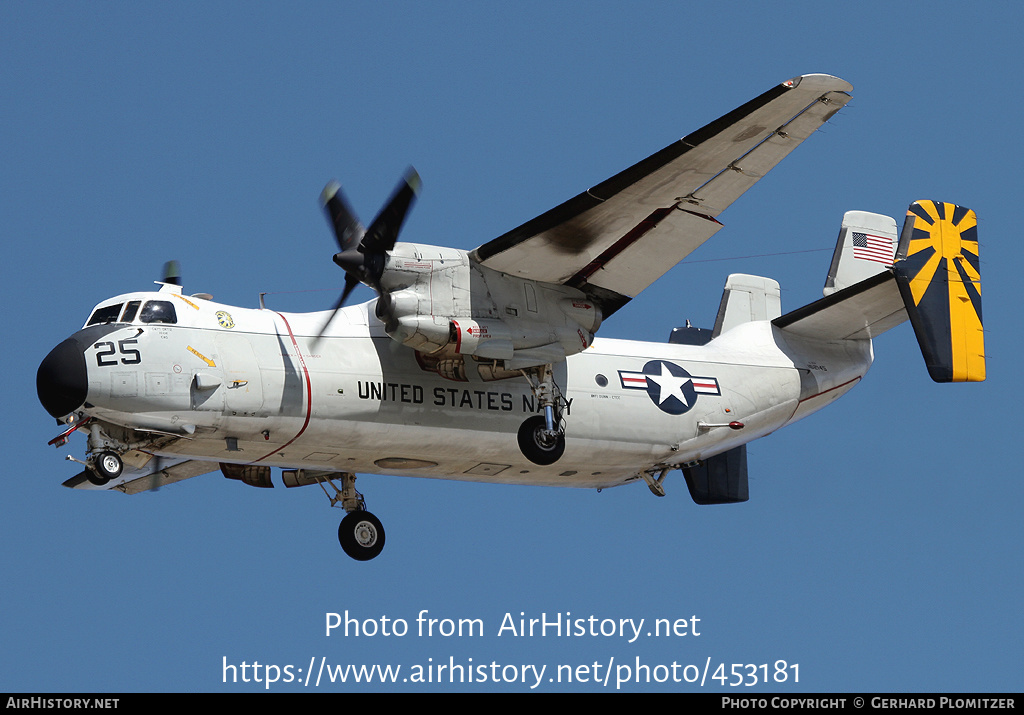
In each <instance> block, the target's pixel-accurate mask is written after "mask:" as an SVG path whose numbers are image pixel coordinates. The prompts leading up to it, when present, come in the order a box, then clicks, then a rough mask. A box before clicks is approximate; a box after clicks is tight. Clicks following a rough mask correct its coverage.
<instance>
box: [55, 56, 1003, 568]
mask: <svg viewBox="0 0 1024 715" xmlns="http://www.w3.org/2000/svg"><path fill="white" fill-rule="evenodd" d="M851 89H852V87H851V86H850V85H849V84H848V83H847V82H845V81H843V80H841V79H838V78H836V77H832V76H829V75H823V74H811V75H804V76H802V77H796V78H794V79H791V80H789V81H787V82H783V83H782V84H780V85H778V86H776V87H773V88H772V89H770V90H768V91H767V92H765V93H764V94H762V95H761V96H759V97H757V98H755V99H753V100H751V101H749V102H747V103H746V104H744V105H743V106H741V107H739V108H738V109H736V110H734V111H732V112H730V113H729V114H726V115H725V116H724V117H722V118H721V119H718V120H716V121H714V122H712V123H710V124H708V125H707V126H705V127H704V128H703V129H700V130H698V131H696V132H694V133H693V134H690V135H689V136H687V137H685V138H684V139H682V140H680V141H678V142H676V143H674V144H672V145H670V146H668V147H667V148H665V149H663V150H662V151H659V152H658V153H656V154H654V155H652V156H650V157H648V158H647V159H644V160H643V161H641V162H639V163H638V164H636V165H634V166H632V167H630V168H628V169H626V170H625V171H623V172H621V173H619V174H617V175H615V176H613V177H612V178H610V179H608V180H607V181H604V182H603V183H600V184H598V185H597V186H594V187H593V188H591V189H589V190H587V191H584V192H583V193H581V194H579V195H578V196H576V197H575V198H572V199H570V200H568V201H566V202H565V203H563V204H562V205H560V206H557V207H555V208H553V209H551V210H550V211H548V212H547V213H544V214H542V215H540V216H538V217H537V218H535V219H533V220H531V221H528V222H527V223H525V224H523V225H522V226H520V227H519V228H516V229H513V230H512V231H510V232H508V233H506V234H505V235H503V236H500V237H498V238H496V239H494V240H492V241H490V242H488V243H485V244H483V245H481V246H480V247H479V248H477V249H475V250H473V251H469V252H467V251H462V250H458V249H453V248H441V247H435V246H425V245H420V244H413V243H398V242H397V236H398V232H399V229H400V227H401V225H402V222H403V220H404V218H405V215H406V212H407V211H408V209H409V207H410V205H411V203H412V201H413V199H414V197H415V195H416V193H417V190H418V186H419V178H418V176H417V175H416V174H415V172H413V171H411V170H410V172H408V173H407V174H406V176H405V178H404V179H403V180H402V181H401V182H400V184H399V186H398V189H397V190H396V191H395V193H394V195H393V196H392V197H391V199H390V200H389V201H388V203H387V204H386V205H385V207H384V208H383V210H382V211H381V212H380V214H379V215H378V216H377V217H376V218H375V219H374V221H373V222H372V223H371V224H370V225H369V227H368V228H364V226H363V225H362V224H361V223H360V222H359V221H358V220H357V219H356V218H355V215H354V213H353V212H352V210H351V209H350V208H349V206H348V204H347V203H346V202H345V200H344V198H343V197H342V194H341V192H340V189H339V187H338V186H337V185H336V184H333V183H332V184H329V185H328V187H327V188H326V189H325V190H324V193H323V195H322V197H321V198H322V202H323V206H324V208H325V210H326V213H327V216H328V219H329V222H330V225H331V226H332V228H333V229H334V233H335V237H336V239H337V243H338V249H339V250H338V252H337V253H336V254H335V256H334V261H335V263H337V264H338V265H339V266H340V267H341V268H343V269H344V271H345V286H344V290H343V292H342V295H341V299H340V300H339V301H338V304H337V306H336V307H335V309H334V310H333V311H323V312H318V313H310V314H293V313H284V312H278V311H276V310H272V309H269V308H266V307H264V306H263V304H262V303H263V301H262V300H261V306H260V308H259V309H248V308H238V307H234V306H228V305H221V304H218V303H215V302H213V300H212V298H211V297H210V296H209V295H205V294H197V295H191V296H189V295H185V294H184V293H183V292H182V288H181V286H180V281H177V280H174V279H172V278H166V279H165V280H164V281H163V282H162V284H161V286H160V288H159V290H156V291H148V292H139V293H127V294H125V295H120V296H117V297H116V298H111V299H109V300H105V301H103V302H101V303H100V304H99V305H98V306H97V307H96V308H95V309H94V310H93V312H92V314H91V315H90V317H89V319H88V321H87V322H86V324H85V327H83V328H82V329H81V330H79V331H78V332H76V333H75V334H74V335H72V336H71V337H70V338H68V339H67V340H65V341H64V342H62V343H60V344H59V345H58V346H57V347H56V348H54V349H53V351H51V352H50V354H49V355H47V357H46V358H45V359H44V360H43V362H42V364H41V365H40V367H39V371H38V375H37V388H38V392H39V399H40V401H41V402H42V404H43V406H44V407H45V408H46V410H47V411H48V412H49V413H50V414H51V415H52V416H54V417H56V418H57V420H58V422H59V423H60V424H61V425H62V426H63V428H64V431H63V433H62V434H60V435H59V436H58V437H56V438H55V439H54V440H53V441H52V442H53V443H54V444H57V445H58V446H61V445H63V444H64V443H66V442H67V440H68V436H69V435H70V433H72V432H74V431H76V430H79V431H81V432H83V433H85V434H86V435H87V436H88V445H87V453H86V458H85V460H84V461H82V460H78V459H75V458H74V457H70V456H69V457H68V459H71V460H73V461H78V462H80V463H82V464H84V466H85V469H84V471H83V472H82V473H81V474H79V475H78V476H76V477H73V478H71V479H69V480H68V481H66V482H65V485H66V486H69V487H73V488H85V489H116V490H118V491H121V492H125V493H128V494H135V493H138V492H140V491H145V490H149V489H154V488H157V487H159V486H162V485H165V484H169V483H172V482H177V481H180V480H183V479H187V478H189V477H195V476H198V475H201V474H206V473H209V472H212V471H216V470H220V471H221V472H223V474H224V476H226V477H228V478H232V479H239V480H241V481H243V482H245V483H247V484H251V485H253V486H259V487H270V486H273V484H272V482H271V468H272V467H280V468H282V469H283V470H284V471H283V474H282V476H283V481H284V484H285V485H286V486H288V487H295V486H302V485H312V484H318V485H320V488H321V489H322V490H323V491H324V493H325V494H327V496H328V498H329V499H330V501H331V505H332V506H337V505H340V506H342V507H343V508H344V509H345V510H346V512H348V514H347V516H346V517H345V518H344V520H343V521H342V522H341V526H340V527H339V531H338V535H339V540H340V541H341V544H342V546H343V547H344V549H345V551H346V553H348V554H349V555H350V556H352V557H353V558H356V559H358V560H367V559H371V558H373V557H374V556H376V555H377V554H379V553H380V551H381V549H382V548H383V546H384V530H383V528H382V526H381V524H380V521H378V520H377V518H376V517H374V516H373V515H372V514H370V513H369V512H368V511H366V509H365V500H364V498H363V496H362V495H361V494H360V493H359V492H358V491H356V489H355V475H356V473H377V474H393V475H405V476H422V477H434V478H440V479H460V480H468V481H479V482H500V483H506V484H530V485H547V486H561V487H591V488H604V487H612V486H617V485H621V484H627V483H629V482H632V481H639V480H643V481H644V482H646V483H647V485H648V487H649V488H650V489H651V491H653V492H654V493H655V494H657V495H659V496H662V495H664V479H665V476H666V475H667V474H668V473H669V472H670V471H672V470H676V469H679V470H681V471H682V472H683V475H684V477H685V481H686V485H687V488H688V489H689V492H690V495H691V497H692V498H693V499H694V501H696V502H697V503H698V504H721V503H729V502H741V501H746V500H747V498H748V489H747V461H746V447H745V445H746V443H747V442H750V441H751V440H754V439H757V438H758V437H763V436H764V435H767V434H769V433H771V432H774V431H775V430H777V429H779V428H780V427H783V426H785V425H787V424H791V423H793V422H795V421H796V420H799V419H802V418H804V417H806V416H807V415H809V414H811V413H812V412H816V411H817V410H819V409H821V408H822V407H824V406H826V405H828V404H830V403H831V402H832V401H834V400H835V399H837V398H838V397H840V396H841V395H843V394H845V393H846V392H847V391H849V390H850V388H852V387H853V386H854V385H856V384H857V382H858V381H860V379H861V378H862V377H863V376H864V374H865V372H866V371H867V369H868V367H869V366H870V365H871V362H872V358H873V352H872V345H871V339H872V338H874V337H875V336H877V335H879V334H881V333H883V332H885V331H886V330H889V329H890V328H892V327H894V326H896V325H898V324H900V323H902V322H904V321H905V320H907V319H908V318H909V320H910V321H911V323H912V325H913V328H914V330H915V332H916V334H917V338H918V342H919V344H920V346H921V349H922V352H923V354H924V357H925V362H926V365H927V368H928V370H929V372H930V374H931V376H932V378H933V379H935V380H936V381H939V382H959V381H979V380H983V379H984V377H985V357H984V347H983V336H982V320H981V288H980V282H979V266H978V240H977V233H976V230H977V229H976V218H975V215H974V212H973V211H970V210H968V209H965V208H963V207H960V206H956V205H953V204H947V203H941V202H936V201H919V202H915V203H914V204H912V205H911V206H910V209H909V211H908V213H907V216H906V221H905V223H904V224H903V229H902V231H901V232H899V233H898V232H897V228H896V222H895V220H894V219H892V218H889V217H887V216H880V215H877V214H872V213H866V212H863V211H851V212H848V213H847V214H846V215H845V216H844V217H843V221H842V227H841V229H840V232H839V238H838V241H837V243H836V248H835V253H834V255H833V259H832V264H831V267H830V268H829V272H828V277H827V280H826V283H825V289H824V293H825V296H824V297H823V298H822V299H821V300H818V301H816V302H814V303H811V304H810V305H806V306H804V307H802V308H799V309H797V310H794V311H792V312H789V313H786V314H783V313H782V310H781V303H780V291H779V284H778V283H776V282H775V281H773V280H771V279H769V278H762V277H758V276H751V275H740V274H735V275H731V276H729V278H728V280H727V282H726V284H725V291H724V294H723V296H722V301H721V305H720V308H719V311H718V316H717V319H716V321H715V325H714V328H713V329H710V330H705V329H698V328H691V327H689V326H687V327H683V328H676V329H675V330H673V331H672V334H671V336H670V338H669V341H668V342H667V343H642V342H632V341H625V340H612V339H605V338H601V339H595V337H594V334H595V333H596V332H597V330H598V328H599V326H600V325H601V324H602V322H604V321H606V320H607V319H608V318H609V317H611V316H612V315H613V314H614V313H615V311H617V310H618V309H619V308H621V307H622V306H623V305H624V304H625V303H627V302H628V301H629V300H631V299H632V298H634V297H636V296H637V295H638V294H639V293H640V291H642V290H643V289H644V288H646V287H647V286H648V285H650V284H651V283H653V282H654V281H655V280H657V279H658V278H659V277H660V276H661V275H662V274H663V273H665V271H667V270H668V269H669V268H670V267H672V266H673V265H675V264H676V263H678V262H679V261H681V260H682V259H683V258H685V257H686V256H687V255H689V254H690V253H691V252H692V251H693V250H695V249H696V248H697V247H698V246H700V245H701V244H702V243H704V241H706V240H707V239H708V238H710V237H711V236H712V235H714V234H715V233H716V232H717V231H718V230H719V229H720V228H721V227H722V224H721V223H720V222H719V220H718V216H719V214H720V213H721V212H722V211H723V210H724V209H725V208H726V207H727V206H729V205H730V204H731V203H732V202H733V201H734V200H735V199H736V198H737V197H739V196H740V194H742V193H743V192H744V191H746V190H747V189H748V188H750V186H751V185H753V184H754V183H755V182H756V181H757V180H758V179H760V178H761V177H762V176H764V174H765V173H766V172H767V171H768V170H769V169H771V168H772V167H773V166H775V164H777V163H778V162H779V161H780V160H781V159H782V158H783V157H785V156H786V155H787V154H788V153H789V152H790V151H792V150H793V149H794V148H795V147H796V146H797V145H798V144H799V143H800V142H802V141H803V140H804V139H806V138H807V137H808V136H809V135H810V134H811V133H812V132H813V131H814V130H815V129H817V128H818V127H819V126H821V125H822V124H823V123H824V122H826V121H827V120H828V119H829V118H830V117H832V115H834V114H835V113H836V112H838V111H839V110H840V109H841V108H842V107H843V106H844V105H845V104H846V103H847V102H848V101H849V99H850V95H849V92H850V91H851ZM360 283H363V284H366V285H368V286H370V287H372V288H373V289H374V290H375V291H376V293H377V297H376V298H375V299H374V300H371V301H369V302H368V303H364V304H362V305H352V306H347V307H346V306H345V305H344V304H345V301H346V300H347V298H348V297H349V295H350V293H351V292H352V290H353V289H354V288H355V287H356V286H357V285H358V284H360ZM339 483H340V486H339ZM328 486H329V487H331V489H332V490H333V493H332V491H328V488H327V487H328Z"/></svg>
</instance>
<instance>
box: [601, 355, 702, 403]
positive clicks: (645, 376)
mask: <svg viewBox="0 0 1024 715" xmlns="http://www.w3.org/2000/svg"><path fill="white" fill-rule="evenodd" d="M619 381H620V382H621V384H622V387H623V388H625V389H627V390H646V391H647V396H648V397H650V398H651V402H653V403H654V404H655V405H657V407H658V409H659V410H661V411H662V412H667V413H669V414H670V415H681V414H683V413H684V412H688V411H689V410H691V409H692V408H693V406H694V405H695V404H696V402H697V396H698V395H721V394H722V391H721V390H720V389H719V386H718V379H717V378H714V377H694V376H693V375H691V374H690V373H688V372H687V371H686V370H684V369H683V368H681V367H679V366H678V365H676V364H675V363H672V362H668V361H667V360H651V361H649V362H648V363H647V364H646V365H644V368H643V370H642V371H640V372H632V371H629V370H619Z"/></svg>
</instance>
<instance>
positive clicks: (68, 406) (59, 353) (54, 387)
mask: <svg viewBox="0 0 1024 715" xmlns="http://www.w3.org/2000/svg"><path fill="white" fill-rule="evenodd" d="M88 391H89V377H88V374H87V373H86V369H85V354H84V353H83V351H82V345H81V344H80V343H79V342H78V341H77V340H75V339H74V338H68V339H67V340H65V341H64V342H62V343H61V344H60V345H58V346H57V347H55V348H54V349H53V350H51V351H50V354H49V355H47V356H46V357H45V358H43V362H42V363H41V364H40V365H39V371H38V372H37V373H36V392H38V393H39V401H40V402H41V403H43V407H45V408H46V411H47V412H49V413H50V414H51V415H52V416H54V417H64V416H65V415H67V414H70V413H71V412H74V411H75V410H77V409H78V408H79V407H81V406H82V404H83V403H84V402H85V396H86V394H87V393H88Z"/></svg>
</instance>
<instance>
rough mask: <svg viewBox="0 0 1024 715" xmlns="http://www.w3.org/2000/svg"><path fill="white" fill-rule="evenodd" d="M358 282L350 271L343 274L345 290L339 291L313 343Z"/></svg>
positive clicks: (324, 330) (322, 333)
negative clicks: (338, 295) (335, 301)
mask: <svg viewBox="0 0 1024 715" xmlns="http://www.w3.org/2000/svg"><path fill="white" fill-rule="evenodd" d="M339 255H340V254H339ZM359 283H360V281H359V279H358V278H356V277H355V276H353V275H352V274H351V273H346V274H345V290H343V291H342V292H341V297H340V298H338V302H337V303H335V304H334V308H333V309H332V310H331V314H330V316H329V317H328V318H327V321H326V322H325V323H324V324H323V326H321V328H320V332H318V333H317V334H316V339H315V340H314V341H313V342H314V344H316V341H318V340H320V338H322V337H323V335H324V333H326V332H327V328H329V327H330V325H331V323H332V322H333V321H334V317H335V316H336V315H337V314H338V312H339V311H340V310H341V309H342V308H344V307H345V301H346V300H348V297H349V296H350V295H352V291H354V290H355V289H356V286H358V285H359Z"/></svg>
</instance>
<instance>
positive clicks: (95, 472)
mask: <svg viewBox="0 0 1024 715" xmlns="http://www.w3.org/2000/svg"><path fill="white" fill-rule="evenodd" d="M123 469H124V462H122V461H121V457H119V456H118V454H117V453H116V452H111V451H109V450H106V451H103V452H100V453H99V454H96V455H94V456H93V458H92V460H90V463H89V469H87V470H86V473H85V476H86V479H88V480H89V481H90V482H92V483H93V484H95V485H96V486H98V487H102V486H103V485H105V484H106V483H107V482H109V481H110V480H111V479H117V478H118V477H120V476H121V471H122V470H123Z"/></svg>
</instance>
